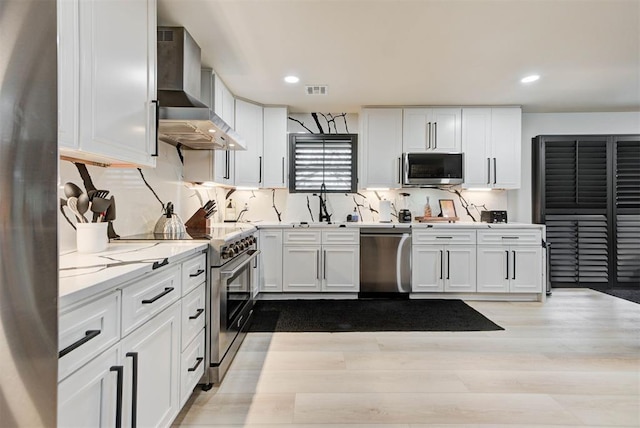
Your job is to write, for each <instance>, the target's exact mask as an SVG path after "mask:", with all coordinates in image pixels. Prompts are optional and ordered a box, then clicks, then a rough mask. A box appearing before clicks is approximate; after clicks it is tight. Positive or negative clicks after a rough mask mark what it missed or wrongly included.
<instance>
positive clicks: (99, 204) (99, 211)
mask: <svg viewBox="0 0 640 428" xmlns="http://www.w3.org/2000/svg"><path fill="white" fill-rule="evenodd" d="M109 205H111V199H104V198H98V197H96V196H94V197H93V200H92V201H91V211H92V212H93V221H94V222H95V221H100V216H102V217H105V216H106V215H105V214H104V213H106V211H107V209H108V208H109Z"/></svg>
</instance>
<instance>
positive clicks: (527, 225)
mask: <svg viewBox="0 0 640 428" xmlns="http://www.w3.org/2000/svg"><path fill="white" fill-rule="evenodd" d="M252 224H253V225H254V226H256V227H257V228H258V229H272V228H275V229H277V228H282V229H286V228H304V227H314V228H315V227H318V228H337V227H347V228H352V227H396V228H409V227H410V228H412V229H428V228H443V227H447V228H450V227H455V228H461V229H465V228H467V229H469V228H470V229H514V228H517V229H543V228H544V225H543V224H531V223H481V222H476V223H474V222H456V223H448V222H446V221H442V222H430V223H419V222H412V223H379V222H343V223H331V224H329V223H318V222H315V223H312V222H308V223H304V222H281V223H278V222H267V221H260V222H253V223H252Z"/></svg>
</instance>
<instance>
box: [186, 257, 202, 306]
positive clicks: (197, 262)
mask: <svg viewBox="0 0 640 428" xmlns="http://www.w3.org/2000/svg"><path fill="white" fill-rule="evenodd" d="M206 279H207V255H206V254H200V255H199V256H197V257H194V258H192V259H190V260H187V261H186V262H184V263H182V295H183V296H186V295H187V294H189V293H190V292H191V290H193V289H194V288H196V287H197V286H198V285H200V284H201V283H203V282H205V281H206Z"/></svg>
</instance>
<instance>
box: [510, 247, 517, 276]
mask: <svg viewBox="0 0 640 428" xmlns="http://www.w3.org/2000/svg"><path fill="white" fill-rule="evenodd" d="M511 279H516V252H515V251H513V276H512V277H511Z"/></svg>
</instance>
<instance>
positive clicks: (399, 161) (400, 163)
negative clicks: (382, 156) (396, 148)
mask: <svg viewBox="0 0 640 428" xmlns="http://www.w3.org/2000/svg"><path fill="white" fill-rule="evenodd" d="M400 183H402V158H398V184H400Z"/></svg>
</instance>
